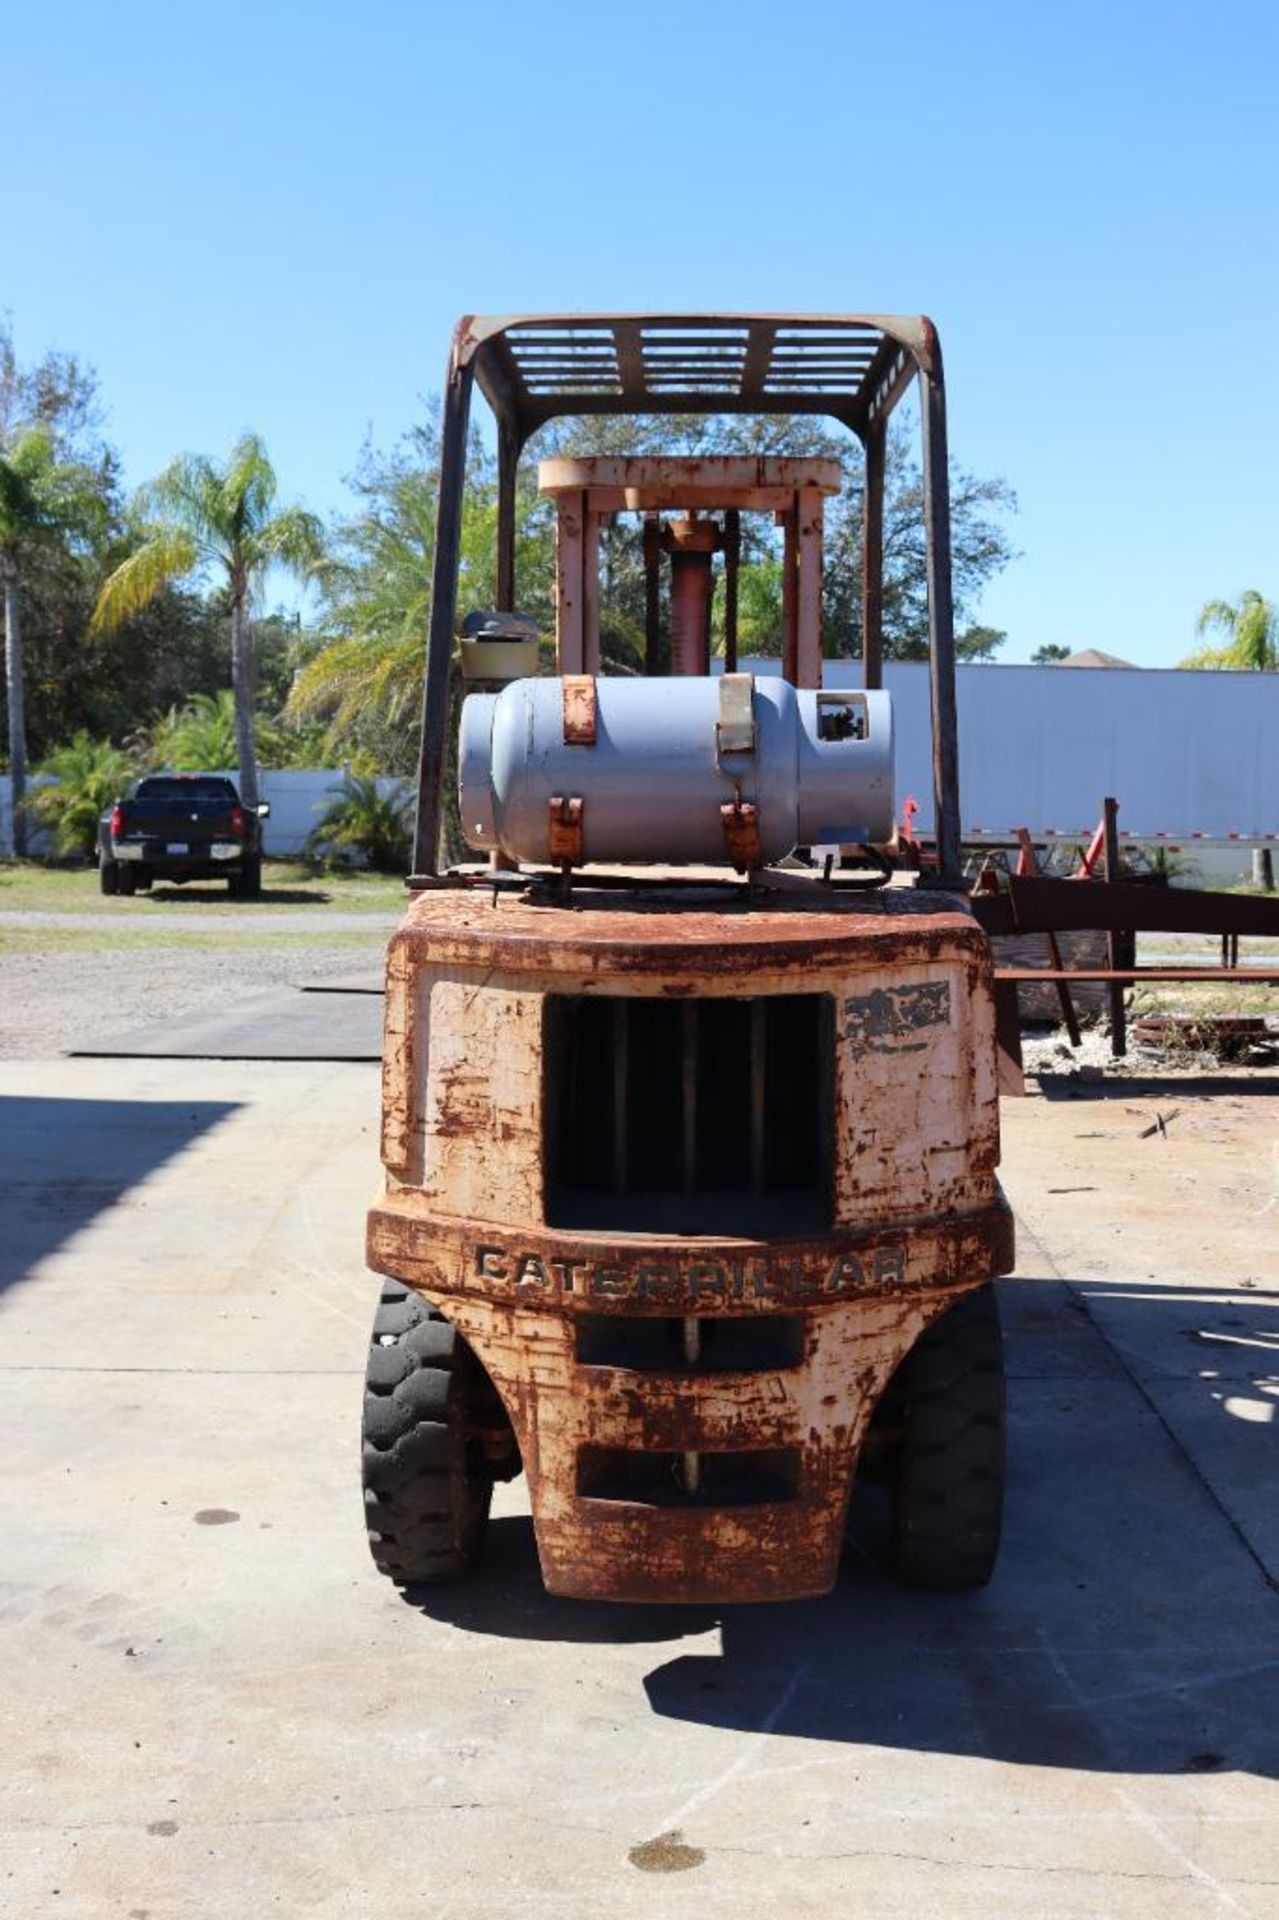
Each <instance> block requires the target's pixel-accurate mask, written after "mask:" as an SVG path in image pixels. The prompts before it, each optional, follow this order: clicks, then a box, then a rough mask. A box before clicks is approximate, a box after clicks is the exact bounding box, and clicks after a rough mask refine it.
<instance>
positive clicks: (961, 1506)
mask: <svg viewBox="0 0 1279 1920" xmlns="http://www.w3.org/2000/svg"><path fill="white" fill-rule="evenodd" d="M889 1395H890V1396H891V1399H892V1402H893V1404H894V1413H895V1416H896V1418H895V1422H894V1424H896V1425H898V1432H899V1434H900V1439H899V1441H898V1444H897V1447H896V1448H895V1450H894V1451H895V1456H896V1457H895V1459H894V1461H893V1463H892V1470H891V1472H890V1486H891V1490H892V1508H893V1531H892V1562H893V1568H894V1571H895V1572H896V1573H897V1575H898V1576H899V1578H900V1579H902V1580H904V1581H906V1582H907V1584H908V1585H910V1586H913V1587H932V1588H934V1589H940V1590H943V1591H950V1592H960V1591H962V1590H964V1589H966V1588H972V1587H984V1586H985V1585H986V1582H987V1581H988V1580H989V1579H990V1576H991V1574H992V1573H993V1572H994V1570H995V1556H996V1554H997V1553H998V1550H999V1531H1000V1523H1001V1520H1002V1517H1003V1505H1004V1356H1003V1342H1002V1340H1001V1338H1000V1332H999V1312H998V1309H997V1307H996V1305H995V1290H994V1288H993V1287H991V1286H984V1287H981V1288H979V1289H977V1291H976V1292H973V1293H969V1294H965V1295H963V1296H962V1297H961V1298H960V1299H958V1300H957V1301H956V1302H955V1304H954V1306H953V1307H951V1308H950V1309H949V1310H948V1311H947V1312H946V1313H944V1314H943V1315H942V1317H941V1319H940V1320H934V1321H933V1323H932V1325H931V1326H929V1327H926V1328H925V1330H924V1332H923V1333H922V1334H921V1335H920V1337H919V1339H918V1340H917V1341H916V1342H915V1345H914V1346H913V1347H912V1348H911V1351H910V1352H909V1353H908V1354H907V1356H906V1358H905V1360H903V1362H902V1364H901V1366H900V1367H899V1368H898V1370H897V1373H896V1375H895V1376H894V1379H893V1382H892V1385H891V1386H890V1389H889ZM898 1423H899V1424H898Z"/></svg>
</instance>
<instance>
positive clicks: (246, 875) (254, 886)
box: [227, 853, 262, 900]
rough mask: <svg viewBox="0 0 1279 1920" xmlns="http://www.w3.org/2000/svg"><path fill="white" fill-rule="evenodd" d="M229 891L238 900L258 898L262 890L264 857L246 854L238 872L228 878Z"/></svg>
mask: <svg viewBox="0 0 1279 1920" xmlns="http://www.w3.org/2000/svg"><path fill="white" fill-rule="evenodd" d="M227 891H228V893H230V894H231V896H232V898H233V899H236V900H256V899H258V898H259V896H260V895H261V892H262V857H261V855H260V854H256V853H254V854H247V853H246V854H245V856H244V859H243V861H242V862H241V864H240V871H239V872H238V873H233V874H230V875H229V876H228V878H227Z"/></svg>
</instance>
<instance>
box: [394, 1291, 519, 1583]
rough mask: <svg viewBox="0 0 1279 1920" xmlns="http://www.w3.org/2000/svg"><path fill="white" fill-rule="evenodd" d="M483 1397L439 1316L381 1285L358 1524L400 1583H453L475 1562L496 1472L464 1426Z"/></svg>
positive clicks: (480, 1383)
mask: <svg viewBox="0 0 1279 1920" xmlns="http://www.w3.org/2000/svg"><path fill="white" fill-rule="evenodd" d="M490 1397H491V1398H492V1399H493V1400H496V1395H495V1394H494V1392H493V1388H492V1386H491V1384H490V1382H489V1380H488V1376H487V1375H486V1374H485V1372H484V1369H483V1368H482V1367H481V1365H480V1363H479V1361H478V1360H477V1359H476V1357H475V1355H474V1354H473V1353H472V1352H471V1349H470V1348H469V1347H468V1346H467V1344H466V1342H465V1340H463V1339H462V1337H461V1335H460V1334H459V1333H457V1332H456V1331H455V1330H454V1328H453V1327H451V1326H450V1325H449V1323H448V1321H447V1320H446V1319H445V1318H444V1316H443V1314H441V1313H438V1312H437V1311H436V1309H435V1308H434V1307H432V1306H430V1305H429V1304H428V1302H427V1301H425V1300H423V1299H422V1298H421V1297H420V1295H418V1294H415V1293H413V1292H412V1291H410V1290H409V1289H408V1288H406V1287H403V1286H400V1285H398V1284H397V1283H396V1282H394V1281H387V1282H386V1284H385V1285H384V1286H383V1289H382V1299H381V1302H380V1304H379V1306H378V1310H377V1313H376V1315H375V1317H374V1321H373V1339H372V1344H371V1346H370V1349H369V1364H368V1373H367V1376H366V1379H365V1393H364V1434H363V1441H364V1444H363V1466H364V1517H365V1520H366V1522H367V1525H368V1530H369V1546H370V1548H371V1549H372V1553H373V1558H374V1560H375V1562H376V1563H377V1566H378V1570H379V1571H380V1572H382V1573H385V1574H387V1575H388V1576H389V1577H390V1578H391V1579H392V1580H395V1581H397V1582H399V1583H400V1584H401V1585H406V1586H416V1585H431V1586H436V1585H440V1584H442V1583H444V1582H445V1581H450V1580H460V1579H461V1578H462V1577H463V1575H464V1574H467V1573H469V1572H470V1570H471V1568H472V1567H473V1566H474V1565H475V1564H476V1562H477V1560H478V1559H479V1557H480V1553H481V1551H482V1548H483V1543H484V1533H485V1529H486V1527H487V1525H488V1516H489V1502H490V1501H491V1499H492V1497H493V1481H494V1478H495V1474H494V1471H493V1468H492V1467H491V1466H490V1465H489V1464H488V1463H486V1462H485V1460H484V1459H483V1456H482V1454H481V1453H480V1450H479V1446H478V1443H477V1441H476V1438H475V1435H474V1432H473V1431H472V1426H473V1416H474V1414H475V1413H476V1411H477V1410H478V1409H487V1408H488V1405H489V1400H490Z"/></svg>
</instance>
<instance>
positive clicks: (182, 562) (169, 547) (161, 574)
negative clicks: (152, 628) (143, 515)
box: [89, 527, 200, 633]
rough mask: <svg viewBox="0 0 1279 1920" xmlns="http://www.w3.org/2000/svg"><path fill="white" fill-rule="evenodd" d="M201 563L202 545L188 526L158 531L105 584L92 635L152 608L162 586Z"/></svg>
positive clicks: (91, 630) (112, 628)
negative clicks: (149, 607)
mask: <svg viewBox="0 0 1279 1920" xmlns="http://www.w3.org/2000/svg"><path fill="white" fill-rule="evenodd" d="M199 563H200V549H199V546H198V544H197V542H196V541H195V539H194V537H193V536H192V534H191V533H190V532H189V531H188V530H187V529H186V528H185V527H173V528H167V527H166V528H157V529H156V531H155V532H153V533H152V534H151V535H150V536H149V537H148V538H147V539H146V540H144V541H143V543H142V545H141V546H140V547H138V548H137V549H136V551H135V552H133V553H131V554H130V555H129V557H128V559H127V560H122V561H121V563H120V565H119V566H118V567H117V568H116V569H115V572H114V573H112V574H109V575H108V576H107V578H106V580H105V581H104V582H103V584H102V587H101V590H100V591H99V594H98V599H97V604H96V606H95V607H94V609H93V618H92V620H91V621H90V623H89V631H90V633H111V632H113V631H114V630H115V628H117V627H119V626H122V625H123V623H124V622H125V621H126V620H129V619H131V618H132V617H133V615H134V614H136V613H141V611H142V609H143V608H144V607H146V606H149V605H150V603H151V601H152V600H154V599H155V596H156V595H157V593H159V592H160V590H161V588H162V587H167V586H168V585H170V583H171V582H172V581H174V580H180V579H182V578H183V576H184V575H186V574H188V573H192V572H194V570H195V568H196V567H197V566H198V565H199Z"/></svg>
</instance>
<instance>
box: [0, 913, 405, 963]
mask: <svg viewBox="0 0 1279 1920" xmlns="http://www.w3.org/2000/svg"><path fill="white" fill-rule="evenodd" d="M385 946H386V942H385V939H384V938H383V936H382V935H381V934H380V933H379V932H378V931H377V930H376V929H375V928H373V927H370V928H369V930H368V932H367V933H365V932H364V931H363V930H362V929H361V928H359V927H344V928H342V929H341V930H340V931H338V932H336V933H325V932H324V931H323V930H322V929H321V930H319V931H317V932H315V933H310V934H308V933H306V932H305V931H303V930H302V929H301V928H297V929H294V930H291V931H290V930H286V929H284V928H279V929H277V930H276V931H275V932H271V931H270V929H269V928H266V927H264V928H263V929H262V931H261V932H260V933H259V932H257V931H256V929H253V930H250V931H246V932H243V933H241V932H238V931H236V930H235V929H234V928H231V927H228V928H227V929H226V931H225V932H222V931H220V930H219V931H210V932H207V933H206V932H203V931H201V930H200V929H199V928H196V927H193V928H192V929H191V931H190V933H183V932H180V931H179V932H170V931H169V929H168V928H165V930H164V931H163V932H158V931H156V929H155V928H150V927H147V926H145V925H144V926H136V927H127V926H122V925H121V924H120V923H119V922H111V921H108V922H106V923H104V924H103V925H102V926H101V927H15V926H0V958H3V956H4V955H5V954H24V953H128V952H139V953H151V954H162V953H183V952H188V953H209V952H215V951H241V950H244V951H249V950H252V949H254V948H259V949H260V948H264V947H265V948H277V949H281V950H284V949H289V950H291V951H292V952H294V953H296V954H297V955H298V956H299V958H300V957H302V956H303V955H305V954H307V953H311V952H314V951H315V950H316V949H318V948H321V947H352V948H363V949H364V951H365V952H367V953H371V954H381V953H382V952H384V950H385Z"/></svg>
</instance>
